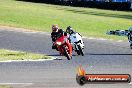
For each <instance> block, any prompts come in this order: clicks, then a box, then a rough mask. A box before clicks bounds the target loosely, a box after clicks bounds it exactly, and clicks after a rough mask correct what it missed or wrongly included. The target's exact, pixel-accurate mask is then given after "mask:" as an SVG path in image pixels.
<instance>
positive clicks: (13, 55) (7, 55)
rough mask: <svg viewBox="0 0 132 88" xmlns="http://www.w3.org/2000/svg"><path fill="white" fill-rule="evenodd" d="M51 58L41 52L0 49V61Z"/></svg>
mask: <svg viewBox="0 0 132 88" xmlns="http://www.w3.org/2000/svg"><path fill="white" fill-rule="evenodd" d="M37 59H51V57H49V56H46V55H42V54H33V53H27V52H21V51H13V50H5V49H0V61H6V60H37Z"/></svg>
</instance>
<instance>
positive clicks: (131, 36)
mask: <svg viewBox="0 0 132 88" xmlns="http://www.w3.org/2000/svg"><path fill="white" fill-rule="evenodd" d="M128 41H129V42H130V48H131V49H132V27H130V28H129V32H128Z"/></svg>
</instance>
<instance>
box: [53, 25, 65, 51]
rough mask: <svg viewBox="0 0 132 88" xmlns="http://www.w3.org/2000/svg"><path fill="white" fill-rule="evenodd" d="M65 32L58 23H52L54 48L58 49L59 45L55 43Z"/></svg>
mask: <svg viewBox="0 0 132 88" xmlns="http://www.w3.org/2000/svg"><path fill="white" fill-rule="evenodd" d="M64 34H65V32H64V31H63V30H62V29H59V26H58V25H57V24H53V25H52V33H51V38H52V43H53V45H52V49H57V47H56V46H55V45H54V42H55V41H56V39H57V38H58V37H60V36H62V35H64ZM65 35H66V34H65Z"/></svg>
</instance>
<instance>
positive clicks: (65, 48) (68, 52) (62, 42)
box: [55, 35, 72, 60]
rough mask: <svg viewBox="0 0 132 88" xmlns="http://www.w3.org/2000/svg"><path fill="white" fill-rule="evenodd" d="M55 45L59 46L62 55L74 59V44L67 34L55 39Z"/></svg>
mask: <svg viewBox="0 0 132 88" xmlns="http://www.w3.org/2000/svg"><path fill="white" fill-rule="evenodd" d="M55 46H56V47H57V49H58V51H59V52H60V55H64V56H66V57H67V59H68V60H70V59H72V45H71V43H70V42H69V40H68V38H67V36H65V35H63V36H61V37H59V38H57V40H56V41H55Z"/></svg>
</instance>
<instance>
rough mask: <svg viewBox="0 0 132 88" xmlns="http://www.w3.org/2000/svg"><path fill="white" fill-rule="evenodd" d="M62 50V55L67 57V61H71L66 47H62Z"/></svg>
mask: <svg viewBox="0 0 132 88" xmlns="http://www.w3.org/2000/svg"><path fill="white" fill-rule="evenodd" d="M63 50H64V55H65V56H66V57H67V59H68V60H71V58H72V57H70V55H69V54H68V51H67V49H66V47H63Z"/></svg>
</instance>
